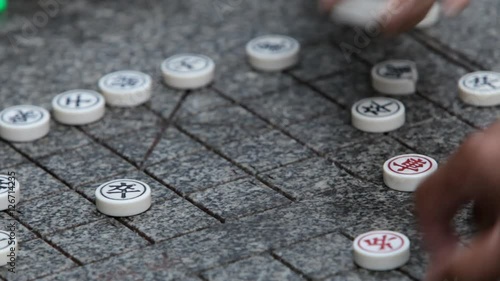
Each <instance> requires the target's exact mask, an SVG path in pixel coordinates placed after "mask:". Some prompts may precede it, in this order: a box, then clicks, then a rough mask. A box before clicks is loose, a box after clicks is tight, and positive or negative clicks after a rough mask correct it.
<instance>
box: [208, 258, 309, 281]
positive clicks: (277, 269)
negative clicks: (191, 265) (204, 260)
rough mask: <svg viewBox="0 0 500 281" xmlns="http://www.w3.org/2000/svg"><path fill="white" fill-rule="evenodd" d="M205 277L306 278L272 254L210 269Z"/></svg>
mask: <svg viewBox="0 0 500 281" xmlns="http://www.w3.org/2000/svg"><path fill="white" fill-rule="evenodd" d="M203 277H205V278H206V279H207V280H211V281H224V280H241V281H244V280H248V281H251V280H287V281H299V280H304V279H303V278H301V277H300V276H299V275H297V274H296V273H295V272H293V271H292V270H290V268H288V267H286V266H285V265H283V264H282V263H280V262H279V261H277V260H275V259H273V258H272V257H271V256H270V255H265V256H255V257H252V258H249V259H246V260H242V261H239V262H235V263H232V264H230V265H228V266H226V267H223V268H217V269H213V270H209V271H206V272H204V273H203Z"/></svg>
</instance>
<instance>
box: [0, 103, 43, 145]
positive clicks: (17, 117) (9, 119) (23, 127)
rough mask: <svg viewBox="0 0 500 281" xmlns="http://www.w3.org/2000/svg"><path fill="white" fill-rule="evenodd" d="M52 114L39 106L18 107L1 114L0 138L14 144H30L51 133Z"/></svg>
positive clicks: (7, 109) (10, 108)
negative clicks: (29, 142)
mask: <svg viewBox="0 0 500 281" xmlns="http://www.w3.org/2000/svg"><path fill="white" fill-rule="evenodd" d="M49 129H50V113H49V112H48V111H47V110H46V109H44V108H41V107H39V106H34V105H17V106H12V107H8V108H6V109H4V110H3V111H2V112H0V137H2V138H3V139H5V140H8V141H13V142H28V141H34V140H37V139H39V138H42V137H44V136H45V135H47V134H48V133H49Z"/></svg>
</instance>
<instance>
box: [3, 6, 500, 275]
mask: <svg viewBox="0 0 500 281" xmlns="http://www.w3.org/2000/svg"><path fill="white" fill-rule="evenodd" d="M47 3H52V4H54V3H55V4H54V5H53V6H52V7H51V8H52V9H50V7H48V6H47ZM10 5H11V6H10V9H9V12H8V14H4V15H0V26H1V27H2V28H0V38H1V39H2V40H0V61H1V62H2V63H1V64H0V82H1V83H2V87H0V104H1V109H3V108H4V107H7V106H11V105H16V104H35V105H40V106H43V107H45V108H47V109H49V110H50V109H51V100H52V98H53V97H54V96H55V95H56V94H58V93H61V92H63V91H67V90H70V89H76V88H82V89H91V90H98V87H97V81H98V80H99V78H100V77H102V76H103V75H104V74H106V73H109V72H112V71H117V70H123V69H134V70H138V71H142V72H145V73H148V74H149V75H151V76H152V78H153V87H152V94H153V96H152V98H151V100H150V101H148V102H146V103H145V104H143V105H140V106H137V107H132V108H117V107H109V106H108V107H106V114H105V116H104V118H103V119H102V120H100V121H98V122H95V123H93V124H88V125H84V126H75V127H71V126H64V125H61V124H58V123H57V122H55V121H52V123H51V125H52V129H51V131H50V133H49V134H48V135H47V136H46V137H44V138H42V139H40V140H37V141H34V142H29V143H8V142H6V141H3V140H0V172H1V173H6V172H9V171H13V172H16V174H17V176H18V178H19V179H20V181H21V185H22V200H21V203H20V204H19V205H18V206H16V209H17V212H10V213H7V212H6V211H3V212H2V213H1V214H0V224H1V225H0V229H2V228H7V227H8V224H9V223H15V225H16V235H17V236H18V238H19V240H20V241H21V243H20V248H21V249H22V250H21V252H20V255H19V260H18V263H17V270H16V271H17V273H16V274H15V275H14V274H7V272H6V270H5V268H3V269H2V270H1V273H0V279H2V280H3V279H5V280H35V279H36V280H44V281H54V280H64V281H67V280H96V279H100V280H117V281H128V280H137V281H139V280H141V281H143V280H146V281H149V280H188V281H201V280H203V281H209V280H210V281H211V280H216V281H218V280H269V281H274V280H308V281H372V280H373V281H375V280H384V281H388V280H390V281H392V280H394V281H395V280H398V281H399V280H404V281H409V280H420V279H422V278H423V276H424V274H425V269H426V267H427V265H428V262H429V258H428V255H427V254H426V253H425V251H424V249H423V246H422V242H423V241H422V238H421V235H420V233H419V232H418V231H417V225H416V224H417V220H416V217H415V214H414V212H413V210H414V198H413V194H410V193H400V192H396V191H394V190H391V189H389V188H388V187H386V186H385V185H384V184H383V181H382V167H381V166H382V164H383V163H384V162H385V161H386V160H387V159H388V158H390V157H392V156H395V155H398V154H402V153H408V152H418V153H423V154H427V155H429V156H431V157H435V158H436V160H438V161H440V162H444V161H446V159H447V157H448V156H449V154H450V153H452V152H453V151H454V150H455V149H456V148H457V147H458V146H459V145H460V143H461V141H462V140H463V139H464V138H465V137H466V136H467V135H468V134H469V133H471V132H474V131H476V130H477V129H480V128H483V127H485V126H487V125H488V124H490V123H491V122H493V121H495V120H496V119H497V118H498V116H500V107H499V106H497V107H490V108H477V107H473V106H468V105H465V104H463V103H462V102H461V101H460V99H459V98H458V94H457V86H456V83H457V80H458V79H459V78H460V76H462V75H463V74H465V73H467V72H470V71H473V70H477V69H493V70H499V71H500V64H499V63H498V58H500V52H499V51H498V50H499V49H498V44H497V42H496V41H497V40H496V39H497V38H498V26H499V25H498V24H499V23H500V21H499V18H500V17H498V11H497V10H498V9H495V7H499V6H498V3H495V1H494V0H484V1H473V3H471V6H470V8H469V9H467V11H466V12H465V13H464V14H463V15H460V16H459V17H457V18H455V19H443V20H441V21H440V23H439V24H438V25H436V26H435V27H433V28H431V29H429V30H425V31H412V32H409V33H407V34H403V35H401V36H398V37H395V38H372V37H369V38H368V39H369V40H368V41H367V42H365V43H366V46H363V47H362V48H359V50H358V51H356V52H355V53H354V54H353V55H352V56H350V57H349V56H346V54H345V53H344V52H343V51H342V48H340V46H341V44H345V43H347V44H351V45H353V44H355V41H356V40H359V36H357V33H356V31H355V30H354V29H353V28H350V27H341V26H336V25H335V24H332V23H331V22H330V21H329V20H328V19H327V17H323V16H321V15H320V14H319V13H318V12H317V5H316V1H304V0H276V1H264V0H255V1H245V0H238V1H226V0H213V1H205V0H171V1H161V0H148V1H134V2H133V3H128V4H127V5H124V4H123V3H121V2H119V1H94V0H77V1H62V0H52V1H50V0H48V1H28V0H18V1H10ZM44 15H46V16H47V22H40V20H42V19H44ZM271 33H274V34H284V35H289V36H292V37H294V38H296V39H297V40H299V41H300V43H301V46H302V52H301V60H300V62H299V63H298V64H297V65H296V66H294V67H292V68H291V69H288V70H286V71H283V72H276V73H265V72H261V71H256V70H254V69H252V67H251V66H250V65H249V64H248V63H247V62H246V60H247V58H246V54H245V44H246V43H247V42H248V41H249V40H251V39H252V38H254V37H256V36H259V35H264V34H271ZM358 43H359V42H358ZM181 52H183V53H184V52H194V53H201V54H205V55H208V56H210V57H211V58H212V59H213V60H214V61H215V63H216V77H215V80H214V82H213V83H212V84H211V85H208V86H207V87H205V88H203V89H198V90H190V91H182V90H175V89H172V88H170V87H168V86H166V85H165V83H164V82H163V78H162V74H161V71H160V63H161V62H162V61H163V60H164V59H165V58H167V57H169V56H171V55H174V54H177V53H181ZM387 59H410V60H414V61H415V62H416V64H417V67H418V70H419V79H420V80H419V82H418V85H417V93H416V94H414V95H410V96H404V97H402V96H401V97H396V98H397V99H399V100H401V101H402V102H403V103H404V104H405V106H406V110H407V114H406V123H405V125H404V126H403V127H402V128H400V129H398V130H396V131H393V132H390V133H387V134H369V133H364V132H361V131H359V130H356V129H355V128H353V127H352V126H351V120H350V110H351V105H352V104H353V103H354V102H356V101H357V100H359V99H361V98H365V97H370V96H375V95H379V93H377V92H376V91H374V90H373V89H372V86H371V81H370V70H371V68H372V66H373V65H374V64H376V63H377V62H380V61H382V60H387ZM162 132H163V133H162ZM117 178H132V179H137V180H141V181H144V182H146V183H148V184H149V185H150V186H151V188H152V190H153V204H152V207H151V208H150V209H149V210H148V211H147V212H145V213H143V214H140V215H137V216H133V217H129V218H111V217H107V216H104V215H102V214H100V213H99V212H98V211H97V209H96V208H95V205H94V200H95V195H94V193H95V189H96V188H97V187H98V186H99V185H100V184H102V183H104V182H105V181H109V180H112V179H117ZM470 217H471V215H470V208H467V209H465V210H464V211H463V212H461V213H460V214H459V215H458V216H457V217H456V219H455V224H456V227H457V230H458V232H459V233H461V234H462V235H463V236H464V238H466V239H470V237H471V236H472V235H473V233H474V229H473V228H471V227H470ZM380 228H383V229H389V230H396V231H401V232H403V233H405V234H406V235H407V236H408V237H409V238H410V239H411V242H412V250H411V251H412V253H411V259H410V261H409V263H408V264H406V265H405V266H403V267H402V268H400V269H397V270H393V271H389V272H372V271H367V270H363V269H360V268H358V267H357V266H355V265H354V264H353V261H352V256H351V255H352V254H351V243H352V241H353V239H354V238H355V237H356V236H357V235H359V234H360V233H363V232H366V231H369V230H373V229H380Z"/></svg>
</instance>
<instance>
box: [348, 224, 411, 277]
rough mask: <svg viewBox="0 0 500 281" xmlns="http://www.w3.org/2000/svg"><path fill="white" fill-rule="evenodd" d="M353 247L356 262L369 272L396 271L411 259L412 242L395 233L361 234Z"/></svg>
mask: <svg viewBox="0 0 500 281" xmlns="http://www.w3.org/2000/svg"><path fill="white" fill-rule="evenodd" d="M353 246H354V262H355V263H356V264H357V265H359V266H361V267H363V268H365V269H368V270H376V271H385V270H392V269H396V268H398V267H401V266H403V265H404V264H405V263H407V262H408V260H409V259H410V240H409V239H408V237H406V236H405V235H403V234H401V233H398V232H394V231H387V230H376V231H370V232H367V233H364V234H361V235H360V236H358V237H356V239H355V240H354V243H353Z"/></svg>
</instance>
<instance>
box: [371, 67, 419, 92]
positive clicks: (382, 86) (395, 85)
mask: <svg viewBox="0 0 500 281" xmlns="http://www.w3.org/2000/svg"><path fill="white" fill-rule="evenodd" d="M417 81H418V72H417V65H416V64H415V63H414V62H412V61H409V60H388V61H384V62H381V63H379V64H377V65H375V66H374V67H373V68H372V85H373V88H374V89H375V90H376V91H377V92H379V93H382V94H388V95H409V94H413V93H415V91H416V86H417Z"/></svg>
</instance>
